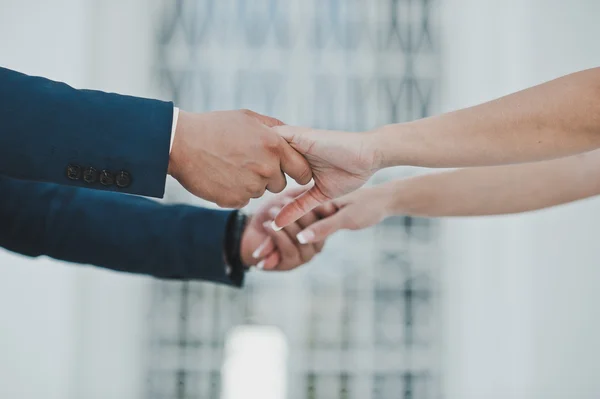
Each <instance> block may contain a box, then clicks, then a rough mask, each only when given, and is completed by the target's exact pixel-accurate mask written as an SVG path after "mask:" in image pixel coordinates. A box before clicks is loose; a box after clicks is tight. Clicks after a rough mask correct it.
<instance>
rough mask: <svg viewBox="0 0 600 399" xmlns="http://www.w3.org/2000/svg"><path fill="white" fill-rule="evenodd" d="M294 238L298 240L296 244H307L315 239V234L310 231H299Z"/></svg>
mask: <svg viewBox="0 0 600 399" xmlns="http://www.w3.org/2000/svg"><path fill="white" fill-rule="evenodd" d="M296 238H297V239H298V242H299V243H300V244H307V243H308V242H309V241H310V240H312V239H313V238H315V233H313V232H312V231H310V230H304V231H301V232H300V233H298V235H297V236H296Z"/></svg>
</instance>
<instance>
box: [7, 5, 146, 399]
mask: <svg viewBox="0 0 600 399" xmlns="http://www.w3.org/2000/svg"><path fill="white" fill-rule="evenodd" d="M120 3H122V2H119V1H112V0H111V1H109V0H56V1H52V2H45V1H22V0H0V49H1V50H0V65H2V66H5V67H8V68H12V69H16V70H19V71H22V72H26V73H29V74H37V75H42V76H47V77H50V78H52V79H56V80H62V81H66V82H68V83H70V84H72V85H74V86H77V87H93V88H101V89H104V90H109V91H117V92H125V93H128V94H138V95H147V94H148V93H147V92H144V90H145V89H146V88H147V82H148V80H149V75H148V73H147V71H148V70H149V69H148V68H147V64H148V62H149V58H150V57H151V53H150V51H149V46H150V45H151V41H150V40H148V38H147V37H146V38H144V37H143V36H142V35H147V34H148V28H149V23H150V20H149V18H148V17H149V14H145V13H146V12H149V9H148V7H147V4H146V3H145V2H144V1H143V0H135V1H132V0H130V1H128V2H126V4H120ZM133 16H138V18H132V17H133ZM8 195H10V194H8ZM0 223H1V221H0ZM148 281H149V280H148V279H147V278H143V277H142V278H140V277H133V276H127V275H123V274H117V273H111V272H106V271H102V270H98V269H93V268H81V267H80V266H69V265H65V264H62V263H59V262H55V261H53V260H49V259H38V260H31V259H28V258H25V257H20V256H17V255H13V254H10V253H8V252H6V251H4V250H2V249H0V397H2V398H4V397H6V398H16V399H38V398H46V399H54V398H56V399H65V398H74V399H75V398H77V399H78V398H115V399H119V398H139V397H143V388H144V385H143V379H144V368H143V367H141V366H142V365H143V354H144V349H145V345H146V336H145V334H144V331H143V328H144V325H145V323H144V318H145V317H146V315H147V302H146V300H147V295H146V293H147V285H148Z"/></svg>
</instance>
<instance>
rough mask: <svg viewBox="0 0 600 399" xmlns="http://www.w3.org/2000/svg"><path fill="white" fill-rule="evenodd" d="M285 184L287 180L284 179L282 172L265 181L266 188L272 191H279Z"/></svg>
mask: <svg viewBox="0 0 600 399" xmlns="http://www.w3.org/2000/svg"><path fill="white" fill-rule="evenodd" d="M286 185H287V181H286V180H285V175H284V174H283V172H282V173H279V174H277V175H276V176H275V177H273V178H271V179H270V180H269V182H268V183H267V190H269V191H270V192H272V193H280V192H282V191H283V189H284V188H285V186H286Z"/></svg>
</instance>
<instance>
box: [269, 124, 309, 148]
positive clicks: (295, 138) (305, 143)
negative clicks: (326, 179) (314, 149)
mask: <svg viewBox="0 0 600 399" xmlns="http://www.w3.org/2000/svg"><path fill="white" fill-rule="evenodd" d="M274 130H275V131H276V132H277V134H279V135H280V136H281V137H283V138H284V139H285V141H287V142H288V143H290V145H292V146H293V147H294V148H295V149H296V150H297V151H298V152H300V153H301V154H305V153H306V152H307V151H308V150H309V149H310V146H311V145H312V141H311V140H308V139H307V138H306V137H305V134H304V133H307V132H309V131H311V130H313V129H310V128H307V127H299V126H288V125H285V126H276V127H274Z"/></svg>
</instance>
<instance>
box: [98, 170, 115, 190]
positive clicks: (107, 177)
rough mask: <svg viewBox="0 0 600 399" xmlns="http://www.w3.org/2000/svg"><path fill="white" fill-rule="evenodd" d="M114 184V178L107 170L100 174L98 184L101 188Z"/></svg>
mask: <svg viewBox="0 0 600 399" xmlns="http://www.w3.org/2000/svg"><path fill="white" fill-rule="evenodd" d="M114 182H115V177H114V176H113V174H112V173H110V172H109V171H107V170H103V171H102V172H100V184H102V185H103V186H112V185H113V184H114Z"/></svg>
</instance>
